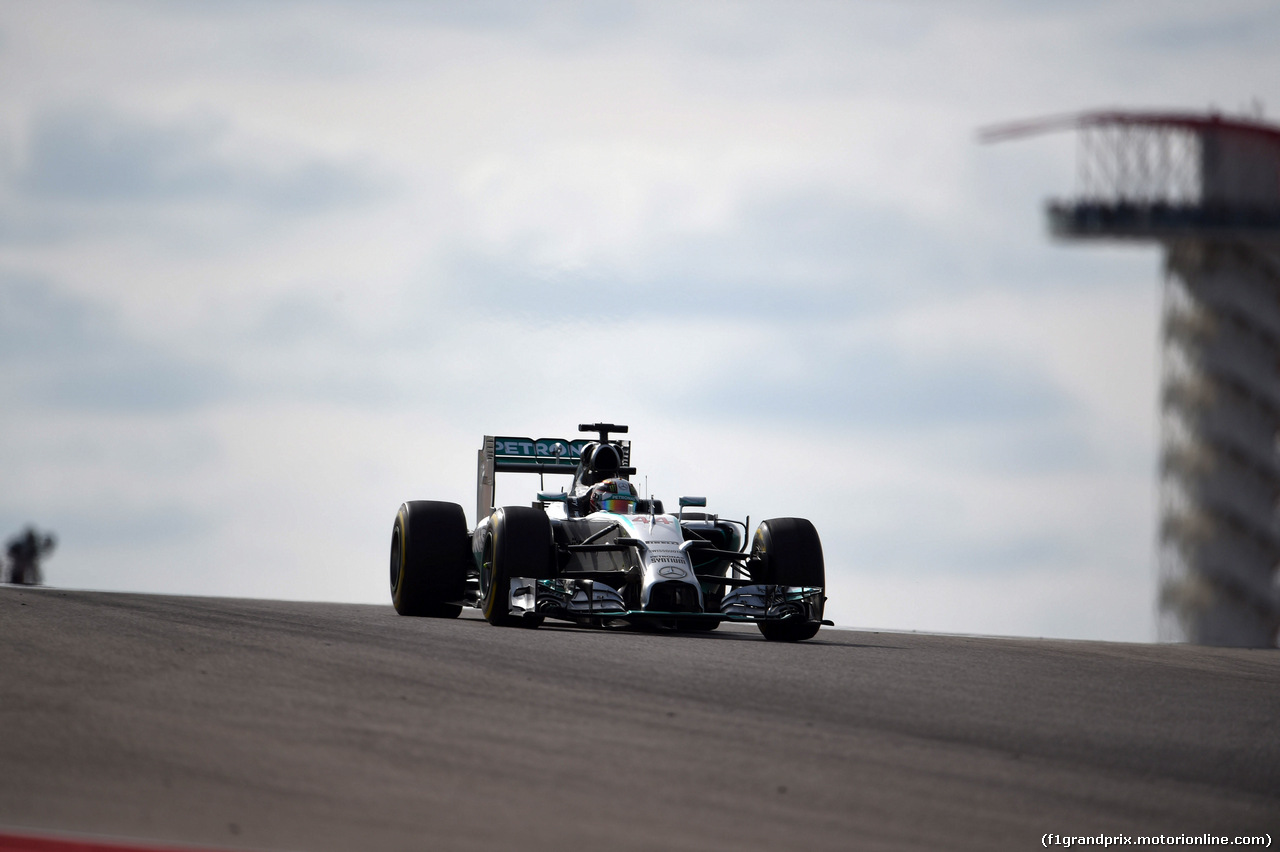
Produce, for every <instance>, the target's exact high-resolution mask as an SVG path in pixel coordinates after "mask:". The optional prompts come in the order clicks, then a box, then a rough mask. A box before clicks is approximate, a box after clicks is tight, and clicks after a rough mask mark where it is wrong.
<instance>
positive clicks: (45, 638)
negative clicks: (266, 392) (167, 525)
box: [0, 587, 1280, 852]
mask: <svg viewBox="0 0 1280 852" xmlns="http://www.w3.org/2000/svg"><path fill="white" fill-rule="evenodd" d="M472 612H473V611H468V613H464V615H463V617H462V618H460V619H458V620H453V621H449V620H435V619H415V618H401V617H398V616H397V615H396V614H395V612H394V611H393V610H392V609H391V607H389V606H385V607H384V606H356V605H339V604H316V603H292V602H277V601H252V600H228V599H212V598H180V597H159V596H146V595H122V594H105V593H92V592H71V591H60V590H56V589H22V588H14V587H6V588H0V639H2V643H0V832H3V831H8V832H19V833H22V832H26V833H47V832H53V833H63V834H73V835H81V836H85V835H90V836H98V837H111V838H129V839H132V840H134V841H143V842H151V843H158V844H167V845H182V844H190V845H193V846H203V847H212V848H219V849H262V850H268V849H270V850H299V852H302V850H316V852H320V850H420V849H463V850H465V849H486V850H495V849H503V850H505V849H529V850H539V849H553V848H554V849H584V848H591V849H610V850H615V849H616V850H632V849H636V850H641V849H644V850H649V849H652V850H680V849H689V850H751V849H771V850H773V849H776V850H784V849H785V850H790V849H804V850H823V849H841V850H845V849H869V850H875V849H947V850H949V849H983V850H985V849H1030V848H1037V847H1039V846H1040V843H1041V837H1042V835H1044V834H1045V833H1056V834H1061V835H1097V834H1099V833H1108V834H1128V835H1135V836H1136V835H1153V834H1162V833H1163V834H1188V835H1195V834H1202V833H1205V832H1209V833H1214V834H1222V835H1231V836H1235V835H1243V834H1254V833H1262V832H1268V833H1270V834H1271V835H1272V836H1273V837H1274V839H1275V840H1277V841H1280V832H1278V829H1280V652H1277V651H1271V650H1252V651H1250V650H1235V649H1209V648H1194V647H1188V646H1152V645H1123V644H1106V643H1088V642H1063V641H1045V640H1030V639H1025V640H1024V639H991V638H972V637H955V636H933V635H918V634H903V633H870V632H858V631H847V630H832V629H823V631H822V632H821V633H819V634H818V637H817V638H816V639H815V640H813V641H810V642H805V643H799V644H794V645H787V644H775V643H769V642H765V641H764V640H763V639H762V638H761V637H760V636H759V634H758V633H757V632H756V631H754V629H739V628H736V627H729V628H722V629H721V630H719V631H717V632H715V633H712V634H707V635H675V634H648V633H636V632H615V631H599V630H595V631H593V630H581V629H576V628H571V627H564V628H561V627H552V626H544V627H543V628H541V629H539V630H522V629H514V628H494V627H490V626H489V625H487V624H486V623H484V622H483V621H481V620H479V619H478V618H476V617H475V616H474V615H472V614H469V613H472Z"/></svg>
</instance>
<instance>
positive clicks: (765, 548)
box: [747, 518, 827, 642]
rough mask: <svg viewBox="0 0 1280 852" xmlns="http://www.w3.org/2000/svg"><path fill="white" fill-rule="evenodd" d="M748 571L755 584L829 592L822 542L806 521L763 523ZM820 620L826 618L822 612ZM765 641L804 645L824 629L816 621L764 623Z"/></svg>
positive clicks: (761, 626) (788, 519) (779, 520)
mask: <svg viewBox="0 0 1280 852" xmlns="http://www.w3.org/2000/svg"><path fill="white" fill-rule="evenodd" d="M747 569H748V571H749V572H750V574H751V579H752V581H754V582H756V583H763V584H768V585H776V586H807V587H810V588H820V589H825V588H826V585H827V580H826V566H825V565H824V563H823V559H822V541H821V540H820V539H819V538H818V531H817V530H816V529H815V528H814V526H813V524H812V523H810V522H809V521H807V520H805V519H804V518H771V519H769V520H767V521H761V523H760V526H759V528H757V530H756V537H755V539H754V541H752V543H751V559H750V561H749V562H748V563H747ZM818 617H819V618H821V617H822V614H821V612H819V614H818ZM756 626H757V627H759V628H760V632H761V633H762V634H764V638H766V639H768V640H770V641H773V642H800V641H803V640H805V639H812V638H813V637H814V636H816V635H817V634H818V628H819V627H821V626H822V625H820V624H819V623H818V622H816V621H801V620H799V619H797V620H794V621H791V620H788V621H775V622H760V623H759V624H758V625H756Z"/></svg>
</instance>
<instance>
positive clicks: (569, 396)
mask: <svg viewBox="0 0 1280 852" xmlns="http://www.w3.org/2000/svg"><path fill="white" fill-rule="evenodd" d="M1277 30H1280V17H1278V16H1277V15H1276V13H1275V12H1274V11H1273V10H1272V9H1271V6H1270V5H1268V4H1265V3H1246V2H1239V3H1228V4H1225V5H1224V4H1218V5H1216V6H1215V7H1214V9H1213V10H1212V11H1206V7H1204V6H1203V5H1202V4H1195V3H1182V4H1166V5H1164V6H1162V7H1161V9H1159V10H1152V9H1151V8H1150V7H1149V5H1148V4H1144V3H1140V2H1132V3H1121V4H1115V3H1105V4H1103V3H1097V4H1085V5H1083V6H1082V5H1080V4H1055V5H1049V6H1045V5H1043V4H1041V5H1023V4H1018V3H1011V2H983V3H979V2H975V3H967V4H963V5H960V6H957V5H955V4H944V3H925V4H913V5H909V6H902V5H901V4H890V3H869V4H858V5H856V6H853V5H847V4H823V3H812V4H800V5H796V4H789V5H783V4H777V3H763V2H762V3H751V4H734V5H733V6H721V5H715V4H698V5H695V6H689V5H688V4H675V3H673V4H642V5H630V4H609V5H601V4H591V5H590V6H579V5H576V4H563V5H553V6H544V7H538V8H537V9H535V10H530V8H529V7H527V6H525V5H524V4H502V3H499V4H480V5H477V4H429V5H426V6H423V5H417V4H398V3H385V4H377V3H375V4H355V3H343V2H332V3H323V4H291V3H278V4H271V5H268V6H253V5H240V4H236V5H233V6H229V7H218V6H206V5H202V4H190V5H178V6H174V5H167V4H152V3H120V4H111V5H107V6H104V5H100V4H79V3H67V4H61V5H58V6H56V7H54V6H49V5H47V4H46V5H18V6H10V7H6V8H5V9H4V10H3V11H0V33H2V34H3V49H2V50H0V95H3V97H0V128H2V133H0V158H2V163H0V178H3V180H0V288H2V289H0V295H2V296H3V297H4V298H5V299H7V300H8V301H5V302H0V304H2V305H4V306H5V312H6V315H5V316H3V317H0V320H3V321H4V322H3V324H2V327H3V328H4V330H5V339H4V340H0V362H2V363H0V389H3V391H4V393H5V396H6V399H7V400H9V402H7V404H6V405H5V406H4V407H3V409H0V465H2V466H3V469H5V470H6V479H7V482H9V483H12V484H11V485H9V486H8V487H7V488H6V489H5V493H4V494H3V495H0V524H5V525H7V526H9V527H13V528H14V529H16V528H17V526H18V525H19V524H21V523H23V522H26V521H35V522H37V523H41V524H48V525H50V526H52V527H54V528H55V529H57V530H58V532H60V533H61V536H62V545H61V547H62V549H61V551H60V552H59V553H58V554H57V555H56V556H55V557H54V560H53V562H51V564H50V565H49V570H48V574H49V577H50V579H51V580H53V581H54V582H62V583H66V584H68V585H84V586H91V587H99V588H131V589H150V590H155V591H185V592H195V593H214V594H245V595H284V596H288V597H319V598H327V599H338V600H362V601H366V600H375V601H376V600H383V599H385V591H384V589H383V585H384V579H385V578H384V576H383V575H384V573H385V572H384V569H383V560H384V558H385V553H384V551H385V548H386V542H385V538H386V529H385V527H386V526H387V524H388V523H389V522H390V518H391V516H392V513H393V512H394V510H395V506H396V505H397V504H398V503H399V502H400V501H401V500H404V499H409V498H423V497H433V498H441V499H451V500H456V501H458V502H461V503H462V504H463V505H464V506H465V507H466V508H467V510H468V513H469V514H470V513H471V511H472V509H471V505H472V500H473V497H472V495H473V493H474V492H473V491H472V488H473V487H474V482H473V479H472V477H473V476H474V452H475V448H476V446H478V443H479V440H480V436H481V435H483V434H485V433H486V432H488V433H493V432H522V433H529V434H533V433H540V434H563V433H565V432H566V430H567V429H571V428H572V426H573V425H575V424H576V423H578V422H582V421H586V420H594V419H611V420H614V421H615V422H619V421H620V422H630V424H631V426H632V428H633V437H634V438H635V440H636V454H637V461H638V464H640V465H641V467H642V475H643V474H645V473H647V474H648V476H649V477H650V480H651V482H652V484H653V487H654V489H655V491H657V492H658V493H659V494H660V496H666V497H667V498H668V499H670V498H672V497H674V496H677V494H676V492H684V493H690V492H693V493H706V495H707V496H708V497H710V498H711V499H712V502H713V508H719V509H720V510H722V511H724V512H725V513H727V514H734V515H737V516H742V515H744V514H746V513H748V512H749V513H751V514H752V516H753V517H754V518H755V519H756V520H759V519H761V518H763V517H768V516H779V515H791V514H801V515H809V516H811V517H813V518H814V520H815V521H816V522H817V523H818V526H819V529H820V531H821V532H822V534H823V536H824V542H826V545H827V556H828V565H829V570H830V573H831V578H832V595H831V597H832V603H831V607H832V610H831V612H832V614H833V615H834V616H835V617H836V618H837V620H839V621H841V622H842V623H848V624H856V625H865V626H880V627H898V628H904V629H912V628H918V629H942V630H956V631H964V632H977V633H992V632H1018V633H1030V634H1035V635H1058V636H1075V637H1087V636H1092V637H1097V638H1125V639H1134V638H1137V639H1141V638H1150V637H1151V636H1152V635H1153V633H1154V629H1153V628H1152V627H1151V625H1152V623H1153V619H1152V612H1151V609H1152V608H1151V606H1150V601H1152V600H1153V599H1154V581H1153V577H1152V572H1151V565H1150V551H1151V546H1152V539H1153V530H1154V523H1155V520H1154V511H1155V509H1154V506H1153V503H1154V499H1153V495H1154V480H1153V477H1154V470H1153V469H1154V458H1155V440H1156V435H1155V400H1156V382H1157V371H1156V362H1155V356H1156V351H1157V350H1156V340H1155V337H1156V322H1157V311H1156V306H1157V294H1158V287H1159V280H1158V268H1157V263H1156V261H1155V257H1156V254H1155V252H1154V251H1152V250H1150V249H1145V250H1138V251H1134V250H1110V251H1109V250H1105V249H1101V248H1094V247H1084V246H1081V247H1074V248H1070V249H1068V248H1064V247H1060V246H1054V245H1052V244H1050V243H1049V241H1048V240H1047V238H1046V237H1045V235H1044V232H1043V225H1042V222H1041V210H1040V205H1041V202H1042V199H1043V198H1044V197H1046V196H1048V195H1052V194H1063V193H1065V192H1067V191H1069V188H1070V186H1071V183H1072V168H1073V164H1072V149H1071V145H1070V139H1069V138H1067V137H1060V138H1046V139H1044V140H1042V141H1036V142H1026V143H1021V144H1019V145H1012V144H1011V145H1006V146H996V147H991V146H979V145H978V144H977V142H976V136H975V133H976V130H977V128H978V127H979V126H982V125H985V124H989V123H991V122H994V121H999V120H1003V119H1015V118H1021V117H1025V116H1029V115H1035V114H1041V113H1046V112H1058V111H1062V110H1070V109H1076V108H1085V107H1091V106H1108V105H1113V104H1132V105H1134V106H1183V107H1187V108H1203V107H1205V106H1207V105H1208V104H1209V103H1210V102H1213V103H1217V104H1219V105H1220V106H1225V107H1228V108H1231V107H1236V106H1239V105H1242V104H1244V103H1247V102H1248V101H1249V99H1250V98H1253V97H1259V98H1261V99H1262V100H1263V101H1264V102H1270V103H1276V102H1277V98H1276V92H1274V91H1272V90H1273V89H1274V83H1271V82H1268V81H1274V80H1278V79H1280V73H1277V72H1280V67H1277V66H1280V59H1277V58H1276V56H1275V54H1274V52H1273V51H1271V50H1270V44H1271V43H1273V42H1274V40H1275V39H1274V36H1275V35H1276V34H1277ZM1268 86H1270V88H1267V87H1268ZM19 308H20V309H21V310H19Z"/></svg>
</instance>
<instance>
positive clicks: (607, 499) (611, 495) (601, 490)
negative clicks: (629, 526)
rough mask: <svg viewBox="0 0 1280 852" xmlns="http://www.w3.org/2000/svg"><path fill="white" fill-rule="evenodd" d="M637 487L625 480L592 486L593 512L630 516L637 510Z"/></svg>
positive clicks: (612, 480)
mask: <svg viewBox="0 0 1280 852" xmlns="http://www.w3.org/2000/svg"><path fill="white" fill-rule="evenodd" d="M637 499H639V495H638V494H636V487H635V486H634V485H632V484H631V483H630V482H628V481H627V480H625V479H606V480H604V481H603V482H597V483H596V484H595V485H593V486H591V511H593V512H613V513H614V514H615V515H630V514H632V513H633V512H635V510H636V500H637Z"/></svg>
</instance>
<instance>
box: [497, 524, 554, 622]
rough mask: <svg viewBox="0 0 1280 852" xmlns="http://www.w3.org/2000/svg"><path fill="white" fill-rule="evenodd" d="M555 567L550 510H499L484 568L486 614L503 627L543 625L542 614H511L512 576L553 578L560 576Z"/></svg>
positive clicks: (539, 578)
mask: <svg viewBox="0 0 1280 852" xmlns="http://www.w3.org/2000/svg"><path fill="white" fill-rule="evenodd" d="M555 566H556V559H555V541H554V539H553V536H552V532H551V521H550V520H549V519H548V518H547V513H546V512H544V511H542V509H535V508H533V507H532V506H504V507H502V508H501V509H498V510H497V511H495V512H494V513H493V515H492V516H491V520H490V522H489V536H488V540H487V541H486V542H485V548H484V558H483V564H482V566H481V570H480V583H481V588H482V590H483V594H484V601H483V609H484V617H485V618H486V619H487V620H488V622H489V623H490V624H493V625H497V626H499V627H537V626H538V625H540V624H541V623H542V620H543V619H542V616H540V615H538V616H525V615H512V614H511V612H510V608H509V606H508V601H509V597H508V595H509V594H510V590H511V578H512V577H530V578H532V579H536V580H549V579H551V578H553V577H555V575H556V568H555Z"/></svg>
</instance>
